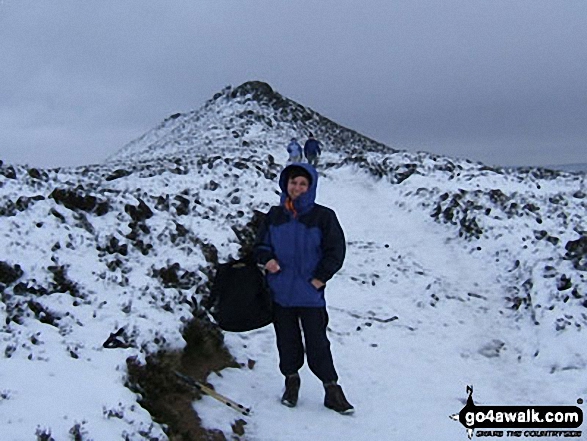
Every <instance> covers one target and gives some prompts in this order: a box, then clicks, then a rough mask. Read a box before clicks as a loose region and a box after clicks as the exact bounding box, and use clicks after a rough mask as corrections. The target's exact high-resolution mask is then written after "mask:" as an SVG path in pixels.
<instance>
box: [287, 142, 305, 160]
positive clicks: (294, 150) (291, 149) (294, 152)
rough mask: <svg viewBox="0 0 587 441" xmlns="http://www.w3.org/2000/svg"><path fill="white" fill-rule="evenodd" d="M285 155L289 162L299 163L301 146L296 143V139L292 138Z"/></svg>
mask: <svg viewBox="0 0 587 441" xmlns="http://www.w3.org/2000/svg"><path fill="white" fill-rule="evenodd" d="M287 153H289V162H301V160H302V146H301V145H300V144H299V143H298V141H297V139H296V138H292V139H291V141H290V142H289V144H288V145H287Z"/></svg>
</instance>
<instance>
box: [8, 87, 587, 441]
mask: <svg viewBox="0 0 587 441" xmlns="http://www.w3.org/2000/svg"><path fill="white" fill-rule="evenodd" d="M308 130H311V131H313V132H314V133H315V134H316V136H317V137H318V138H319V139H320V140H322V142H323V143H324V147H325V153H324V155H323V157H322V158H321V162H322V164H321V166H320V167H319V171H320V174H321V181H320V182H319V184H318V185H319V186H318V202H321V203H323V204H325V205H328V206H330V207H332V208H333V209H334V210H335V211H336V212H337V214H338V216H339V219H340V221H341V224H342V226H343V228H344V230H345V233H346V238H347V245H348V254H347V260H346V262H345V265H344V267H343V269H342V270H341V272H340V273H339V274H338V275H337V276H336V277H335V278H334V279H333V280H332V281H331V282H330V283H329V286H328V288H327V294H326V296H327V302H328V304H329V314H330V325H329V327H330V337H331V340H332V344H333V353H334V357H335V362H336V366H337V368H338V370H339V374H340V377H341V384H342V385H343V387H344V388H345V392H346V394H347V397H348V398H349V401H351V403H353V404H354V405H355V406H356V408H357V412H356V413H355V415H354V416H352V417H343V416H340V415H338V414H336V413H334V412H332V411H329V410H327V409H325V408H324V407H323V406H322V403H321V400H322V399H323V396H322V391H321V385H320V384H319V383H318V381H317V380H316V379H315V378H313V377H312V375H311V374H310V373H309V371H308V370H307V368H304V371H303V372H302V389H301V396H300V402H299V404H298V407H297V408H295V409H289V408H285V407H284V406H281V405H280V404H279V397H280V395H281V391H282V382H283V381H282V378H281V376H280V374H279V371H278V368H277V355H276V350H275V348H274V340H273V332H272V329H271V328H270V327H267V328H264V329H261V330H257V331H253V332H250V333H245V334H225V335H223V334H222V333H220V332H219V331H218V330H217V329H216V328H215V327H214V326H213V324H211V323H210V322H209V320H208V319H207V315H206V312H205V311H204V309H203V307H202V304H204V305H205V304H206V298H207V294H208V293H209V288H210V278H211V277H212V276H213V269H214V265H215V264H216V263H217V262H218V261H220V262H222V261H226V260H227V259H229V258H230V257H237V256H238V255H239V250H240V249H241V247H246V246H248V244H249V243H250V237H251V231H252V229H251V226H250V225H249V223H250V221H251V219H252V216H253V212H254V210H258V211H266V210H267V209H268V208H269V206H270V205H272V204H275V203H277V201H278V199H279V198H278V196H277V194H276V191H277V183H276V177H277V175H278V173H279V172H280V170H281V169H282V167H283V165H284V164H285V160H286V159H287V154H286V152H285V145H286V144H287V142H288V141H289V139H290V138H291V137H292V136H297V137H298V138H300V139H303V138H304V137H305V135H306V134H307V132H308ZM586 208H587V186H586V182H585V175H584V174H566V173H563V172H554V171H548V170H539V169H526V170H523V169H522V170H515V171H514V170H501V169H495V168H489V167H485V166H483V165H482V164H477V163H472V162H469V161H462V160H454V159H451V158H446V157H439V156H434V155H429V154H426V153H418V154H413V153H407V152H401V151H398V150H395V149H392V148H389V147H386V146H383V145H381V144H379V143H377V142H375V141H372V140H369V139H367V138H365V137H363V136H361V135H360V134H358V133H356V132H354V131H352V130H348V129H346V128H344V127H341V126H339V125H337V124H336V123H334V122H332V121H330V120H328V119H326V118H325V117H323V116H321V115H318V114H316V113H315V112H313V111H312V110H311V109H307V108H305V107H303V106H302V105H300V104H297V103H295V102H293V101H291V100H288V99H287V98H285V97H282V96H281V95H279V94H278V93H276V92H274V91H273V90H272V89H271V88H270V87H269V86H268V85H266V84H264V83H257V82H254V83H246V84H244V85H242V86H240V87H238V88H236V89H232V88H225V89H224V90H223V91H221V92H220V93H218V94H217V95H215V97H214V98H213V99H211V100H210V101H209V102H207V103H205V105H204V106H203V107H202V108H201V109H199V110H197V111H194V112H189V113H185V114H176V115H173V116H171V117H169V118H167V119H166V120H165V121H164V122H163V123H162V124H160V125H159V126H158V127H156V128H155V129H153V130H152V131H150V132H148V133H147V134H145V135H144V136H143V137H141V138H139V139H138V140H136V141H133V142H131V143H130V144H128V145H127V146H125V147H124V148H123V149H121V151H120V152H119V153H118V154H117V155H115V156H113V157H112V158H110V159H109V160H108V161H106V162H105V163H104V164H99V165H91V166H87V167H78V168H72V169H53V170H39V169H28V168H27V167H23V166H12V165H10V164H0V250H2V254H1V255H0V324H1V325H2V328H1V330H0V433H1V434H2V435H1V437H0V439H2V440H4V439H6V440H30V439H38V440H50V439H54V440H56V441H60V440H67V439H80V440H90V439H92V440H95V441H97V440H117V439H128V440H145V439H148V440H155V439H160V440H164V439H172V440H182V439H186V440H187V439H243V440H244V439H246V440H310V439H311V440H316V439H326V438H327V437H331V436H339V435H340V434H341V433H344V434H345V439H349V440H373V439H382V440H383V439H401V440H423V439H426V440H458V439H466V433H465V430H464V428H463V427H462V426H461V425H460V424H459V423H457V422H454V421H452V420H450V419H449V418H448V416H449V415H450V414H454V413H457V412H458V411H460V409H461V408H462V407H463V405H464V402H465V399H466V393H465V387H466V385H468V384H473V385H474V386H475V391H476V392H475V398H476V400H477V402H479V403H485V404H511V405H525V404H536V405H546V404H561V405H576V403H577V399H579V398H586V396H587V384H586V382H585V379H586V378H587V356H586V355H585V351H584V349H583V348H584V347H585V345H586V344H587V297H586V294H587V283H586V281H585V275H586V271H587V223H586V221H585V212H586ZM224 344H225V345H224ZM225 348H226V349H225ZM173 369H179V370H181V371H183V372H186V373H188V374H190V375H192V376H194V377H196V378H198V379H200V380H206V381H207V382H208V384H210V385H213V386H214V388H215V389H216V390H217V391H219V392H220V393H222V394H224V395H227V396H229V397H230V398H232V399H234V400H236V401H239V402H241V403H242V404H245V405H247V406H251V407H252V409H253V412H252V414H251V416H248V417H243V416H240V415H239V414H237V413H236V412H234V411H233V410H231V409H229V408H227V407H225V406H222V405H220V404H219V403H218V402H217V401H214V400H213V399H211V398H210V397H207V396H205V397H201V396H200V395H199V394H198V393H197V392H194V391H191V390H189V389H188V388H186V387H185V385H183V384H182V383H181V382H179V381H178V380H177V379H176V378H175V377H174V376H173V375H172V374H171V372H172V370H173ZM193 409H195V411H196V412H197V414H196V413H195V412H194V411H193ZM541 439H548V438H541Z"/></svg>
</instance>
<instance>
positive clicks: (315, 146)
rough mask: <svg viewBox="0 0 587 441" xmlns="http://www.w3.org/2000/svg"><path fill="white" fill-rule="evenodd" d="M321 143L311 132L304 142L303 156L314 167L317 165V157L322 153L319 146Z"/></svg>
mask: <svg viewBox="0 0 587 441" xmlns="http://www.w3.org/2000/svg"><path fill="white" fill-rule="evenodd" d="M321 145H322V143H321V142H320V141H318V140H317V139H316V138H314V134H313V133H312V132H310V133H309V135H308V140H307V141H306V143H305V144H304V156H305V157H306V159H307V160H308V163H309V164H311V165H313V166H314V167H315V166H317V165H318V157H319V156H320V155H321V154H322V150H321V149H320V146H321Z"/></svg>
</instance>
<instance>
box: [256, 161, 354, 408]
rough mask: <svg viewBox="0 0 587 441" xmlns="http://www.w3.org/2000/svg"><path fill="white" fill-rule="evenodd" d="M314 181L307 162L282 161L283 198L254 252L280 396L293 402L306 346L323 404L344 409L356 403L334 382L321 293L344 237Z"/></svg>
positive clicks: (338, 257) (340, 255)
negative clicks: (267, 300) (281, 383)
mask: <svg viewBox="0 0 587 441" xmlns="http://www.w3.org/2000/svg"><path fill="white" fill-rule="evenodd" d="M317 184H318V173H317V172H316V169H315V168H314V167H312V166H311V165H309V164H306V163H295V164H290V165H288V166H287V167H285V169H284V170H283V171H282V172H281V175H280V177H279V187H280V188H281V192H282V193H281V203H280V205H278V206H274V207H272V208H271V209H270V210H269V212H268V213H267V216H266V218H265V221H264V223H263V225H262V226H261V228H260V230H259V232H258V235H257V241H256V244H255V255H256V258H257V261H258V262H259V263H261V264H262V265H264V267H265V269H266V274H267V282H268V285H269V287H270V289H271V293H272V296H273V302H274V317H273V324H274V328H275V334H276V337H277V349H278V353H279V368H280V370H281V373H282V374H283V375H284V376H285V392H284V394H283V396H282V399H281V402H282V403H283V404H284V405H286V406H289V407H294V406H295V405H296V404H297V401H298V392H299V388H300V376H299V374H298V371H299V370H300V369H301V367H302V366H303V364H304V352H305V354H306V357H307V360H308V366H309V367H310V370H311V371H312V372H313V373H314V375H316V376H317V377H318V378H319V379H320V380H321V381H322V383H323V384H324V389H325V397H324V405H325V406H326V407H328V408H330V409H333V410H335V411H337V412H340V413H343V414H346V413H352V412H353V411H354V408H353V406H352V405H351V404H350V403H349V402H348V401H347V399H346V397H345V396H344V393H343V391H342V388H341V387H340V385H338V383H337V381H338V375H337V372H336V370H335V368H334V362H333V359H332V353H331V350H330V341H329V340H328V336H327V334H326V326H327V325H328V313H327V311H326V301H325V298H324V293H325V289H326V284H327V282H328V281H329V280H330V279H331V278H332V277H333V276H334V274H335V273H336V272H337V271H338V270H339V269H340V268H341V267H342V264H343V261H344V257H345V252H346V245H345V237H344V233H343V231H342V228H341V226H340V223H339V222H338V219H337V217H336V214H335V213H334V211H333V210H331V209H330V208H327V207H325V206H323V205H319V204H317V203H316V202H315V198H316V188H317ZM300 325H301V328H300ZM302 329H303V334H304V342H303V341H302V332H301V331H302ZM304 343H305V346H304Z"/></svg>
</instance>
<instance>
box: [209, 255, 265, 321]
mask: <svg viewBox="0 0 587 441" xmlns="http://www.w3.org/2000/svg"><path fill="white" fill-rule="evenodd" d="M210 294H211V300H212V302H211V303H212V308H211V310H210V313H211V314H212V317H214V319H215V320H216V323H218V326H220V328H221V329H223V330H225V331H232V332H244V331H251V330H253V329H258V328H262V327H263V326H267V325H268V324H270V323H271V322H272V321H273V319H272V308H271V306H272V301H271V294H270V291H269V288H268V286H267V283H266V281H265V276H264V275H263V273H262V271H261V270H260V269H259V267H258V266H257V264H256V263H255V262H254V261H252V260H250V259H244V260H237V261H233V262H228V263H224V264H221V265H219V266H218V270H217V272H216V277H215V278H214V281H213V283H212V289H211V293H210Z"/></svg>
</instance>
